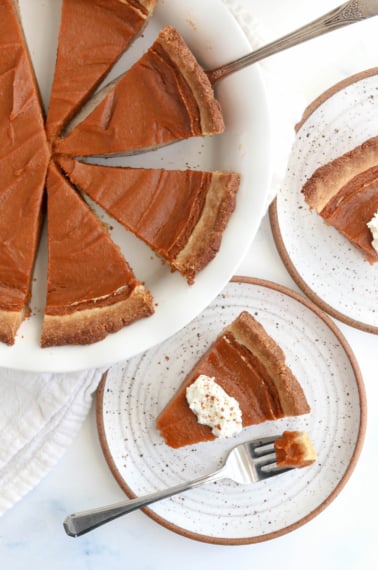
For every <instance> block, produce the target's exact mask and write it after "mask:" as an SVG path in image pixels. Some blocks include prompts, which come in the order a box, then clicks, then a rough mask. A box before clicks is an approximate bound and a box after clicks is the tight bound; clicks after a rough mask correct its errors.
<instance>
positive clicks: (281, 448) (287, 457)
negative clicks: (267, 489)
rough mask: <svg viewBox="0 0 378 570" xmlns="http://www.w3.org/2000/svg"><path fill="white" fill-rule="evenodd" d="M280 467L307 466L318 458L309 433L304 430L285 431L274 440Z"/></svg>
mask: <svg viewBox="0 0 378 570" xmlns="http://www.w3.org/2000/svg"><path fill="white" fill-rule="evenodd" d="M274 448H275V451H276V457H277V466H278V467H307V466H308V465H311V463H314V461H316V459H317V453H316V451H315V449H314V446H313V445H312V442H311V440H310V438H309V435H308V434H307V433H306V432H304V431H284V432H283V434H282V436H281V437H279V438H278V439H276V441H275V442H274Z"/></svg>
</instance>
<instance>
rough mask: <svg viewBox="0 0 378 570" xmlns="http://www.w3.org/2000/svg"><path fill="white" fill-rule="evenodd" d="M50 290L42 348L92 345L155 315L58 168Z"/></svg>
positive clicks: (52, 171)
mask: <svg viewBox="0 0 378 570" xmlns="http://www.w3.org/2000/svg"><path fill="white" fill-rule="evenodd" d="M47 196H48V202H47V211H48V218H47V223H48V251H49V254H48V284H47V301H46V308H45V315H44V319H43V328H42V337H41V346H42V347H46V346H55V345H64V344H89V343H93V342H96V341H98V340H101V339H103V338H104V337H105V336H107V334H108V333H112V332H116V331H118V330H119V329H121V328H122V327H124V326H126V325H128V324H130V323H132V322H133V321H135V320H137V319H139V318H141V317H146V316H149V315H151V314H152V313H153V305H152V297H151V294H150V293H149V292H148V291H147V290H146V289H145V288H144V287H143V285H142V284H141V283H140V282H139V281H137V280H136V278H135V276H134V274H133V272H132V270H131V269H130V267H129V265H128V264H127V262H126V261H125V259H124V257H123V256H122V254H121V252H120V250H119V248H118V247H117V246H116V245H115V244H114V243H113V242H112V240H111V239H110V236H109V234H108V232H107V230H106V228H105V226H104V225H103V224H102V222H100V220H99V219H98V218H97V217H96V216H95V214H94V213H93V212H92V211H91V209H90V208H89V206H88V205H87V204H86V203H85V202H84V200H83V199H82V198H81V197H80V196H79V195H78V194H77V192H76V191H75V190H74V188H72V187H71V185H70V183H69V182H68V181H67V180H66V179H65V178H64V176H63V175H62V174H61V173H60V171H59V170H58V168H57V167H56V165H55V164H54V163H51V164H50V166H49V170H48V174H47Z"/></svg>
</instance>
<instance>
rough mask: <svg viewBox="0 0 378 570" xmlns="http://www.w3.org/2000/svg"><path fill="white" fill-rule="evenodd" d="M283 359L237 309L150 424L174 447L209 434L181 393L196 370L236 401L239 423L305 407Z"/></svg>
mask: <svg viewBox="0 0 378 570" xmlns="http://www.w3.org/2000/svg"><path fill="white" fill-rule="evenodd" d="M285 360H286V359H285V354H284V352H283V351H282V349H281V348H280V347H279V346H278V344H277V343H276V342H275V341H274V339H273V338H271V337H270V336H269V335H268V334H267V332H266V331H265V329H264V328H263V326H262V325H261V324H260V323H259V322H258V321H256V319H255V318H254V317H252V315H251V314H250V313H249V312H247V311H243V312H242V313H240V315H239V316H238V317H237V318H236V319H235V320H234V321H233V322H232V323H231V324H230V325H228V326H226V327H225V328H224V330H223V331H222V332H221V334H220V335H219V336H218V338H217V339H216V340H215V341H214V342H213V343H212V344H211V346H210V348H209V349H208V351H207V352H206V353H205V354H204V355H203V357H202V358H201V359H200V360H199V361H198V363H197V364H195V366H194V367H193V369H192V370H191V371H190V372H189V374H188V375H187V376H186V377H185V379H184V381H183V382H182V384H181V386H180V388H179V389H178V391H177V393H176V394H175V395H174V396H173V398H172V399H171V401H170V402H168V404H167V406H166V407H165V408H164V410H163V411H162V412H161V413H160V415H159V417H158V418H157V422H156V425H157V428H158V430H160V433H161V435H162V437H163V438H164V439H165V441H166V443H167V444H168V445H169V446H171V447H174V448H178V447H183V446H186V445H193V444H196V443H199V442H204V441H211V440H213V439H214V438H215V435H214V434H213V432H212V430H211V428H210V427H209V426H208V425H204V424H200V423H198V421H197V416H196V415H195V414H194V413H193V412H192V411H191V409H190V408H189V404H188V401H187V398H186V391H187V387H188V386H190V385H192V384H193V383H194V382H195V381H196V380H197V378H198V377H200V376H201V375H204V376H206V377H209V378H213V379H214V380H215V382H216V383H217V384H218V385H219V386H220V387H221V388H222V389H223V390H224V391H225V392H226V394H227V395H228V396H230V397H231V398H234V399H235V400H236V401H237V402H238V403H239V406H240V409H241V412H242V426H243V428H245V427H247V426H251V425H254V424H260V423H262V422H265V421H268V420H276V419H278V418H282V417H286V416H297V415H301V414H306V413H308V412H309V411H310V407H309V405H308V402H307V399H306V396H305V394H304V392H303V389H302V387H301V385H300V384H299V382H298V380H297V379H296V377H295V376H294V374H293V373H292V372H291V370H290V368H289V367H288V366H287V365H286V362H285Z"/></svg>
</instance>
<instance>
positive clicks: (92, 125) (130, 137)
mask: <svg viewBox="0 0 378 570" xmlns="http://www.w3.org/2000/svg"><path fill="white" fill-rule="evenodd" d="M93 105H94V108H93V110H92V111H89V114H87V116H83V115H80V114H79V115H78V117H77V121H76V120H75V123H78V124H75V126H74V127H73V128H72V130H71V131H70V132H69V133H68V135H67V136H66V137H65V138H64V139H60V140H57V141H56V143H55V153H63V154H68V155H70V156H73V157H74V156H89V155H112V154H131V153H135V152H141V151H146V150H149V149H152V148H156V147H159V146H162V145H166V144H169V143H172V142H174V141H178V140H181V139H186V138H188V137H195V136H201V135H212V134H216V133H221V132H223V130H224V124H223V118H222V113H221V109H220V106H219V103H218V102H217V101H216V100H215V98H214V92H213V89H212V86H211V84H210V82H209V80H208V78H207V76H206V73H205V72H204V71H203V69H202V68H201V67H200V65H199V64H198V63H197V61H196V59H195V57H194V56H193V54H192V53H191V51H190V49H189V48H188V47H187V45H186V44H185V42H184V40H183V38H182V37H181V36H180V35H179V33H178V32H177V31H176V30H175V29H174V28H172V27H169V26H167V27H165V28H163V30H162V31H161V32H160V34H159V36H158V38H157V39H156V41H155V42H154V44H153V45H152V47H151V48H150V49H149V50H148V51H147V52H146V53H145V54H144V55H143V56H142V58H141V59H140V60H138V61H137V62H136V63H135V64H134V66H133V67H131V69H130V70H128V71H127V72H126V73H125V74H124V75H122V76H121V77H120V78H119V79H118V80H117V81H115V82H113V83H112V84H110V85H108V86H107V87H105V88H104V89H103V90H102V91H101V92H100V93H99V95H98V97H97V98H96V97H95V101H94V103H93ZM91 107H92V106H91ZM86 113H88V110H87V111H86Z"/></svg>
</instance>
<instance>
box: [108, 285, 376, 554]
mask: <svg viewBox="0 0 378 570" xmlns="http://www.w3.org/2000/svg"><path fill="white" fill-rule="evenodd" d="M244 309H247V310H249V311H250V312H251V313H252V314H253V315H254V316H255V317H256V318H257V319H258V320H259V321H260V322H261V323H262V324H263V325H264V327H265V328H266V330H267V331H268V332H269V334H270V335H271V336H272V337H273V338H274V339H275V340H276V341H277V342H278V343H279V344H280V345H281V347H282V348H283V350H284V351H285V353H286V357H287V362H288V364H289V366H290V367H291V368H292V370H293V372H294V373H295V374H296V376H297V378H298V379H299V380H300V382H301V384H302V386H303V389H304V391H305V393H306V396H307V399H308V401H309V404H310V406H311V409H312V411H311V413H310V414H308V415H306V416H302V417H297V418H290V419H283V420H278V421H275V422H266V423H265V424H263V425H260V426H254V427H250V428H248V429H246V430H244V431H243V432H242V433H241V434H239V435H238V436H237V437H235V438H232V439H230V440H217V441H214V442H209V443H202V444H200V445H197V446H194V447H187V448H182V449H179V450H174V449H171V448H169V447H168V446H167V445H166V444H165V443H164V441H163V440H162V438H161V437H160V435H159V433H158V432H157V430H156V429H155V420H156V417H157V416H158V414H159V412H160V411H161V410H162V409H163V407H164V406H165V405H166V403H167V402H168V401H169V399H170V398H171V396H172V395H173V394H174V392H175V391H176V389H177V388H178V386H179V384H180V383H181V381H182V380H183V378H184V376H185V374H186V373H187V372H188V371H189V370H190V368H191V367H192V365H193V364H194V363H195V362H196V361H197V359H198V358H199V357H200V356H201V354H202V353H203V352H204V351H205V350H206V349H207V347H208V346H209V344H210V343H211V342H212V341H213V340H214V339H215V337H216V336H217V335H218V333H219V332H220V331H221V329H222V328H223V326H224V325H226V324H227V323H229V322H231V321H232V320H233V319H234V318H235V317H236V316H237V315H238V314H239V313H240V312H241V311H242V310H244ZM365 413H366V412H365V396H364V388H363V383H362V380H361V377H360V373H359V370H358V366H357V364H356V362H355V359H354V357H353V354H352V353H351V350H350V348H349V346H348V345H347V343H346V341H345V339H344V338H343V336H342V335H341V333H340V332H339V330H338V329H337V327H336V326H335V325H334V324H333V322H332V321H331V319H329V318H328V317H327V316H326V315H325V314H324V313H323V312H322V311H320V310H319V309H318V308H317V307H316V306H315V305H313V304H312V303H310V302H309V301H307V300H306V299H304V298H303V297H302V296H299V295H298V294H295V293H293V292H291V291H289V290H287V289H285V288H283V287H280V286H278V285H274V284H272V283H270V282H266V281H260V280H252V279H248V278H237V280H235V281H233V282H231V283H229V284H228V285H227V286H226V288H225V289H224V291H223V293H221V294H220V295H219V296H218V297H217V298H216V299H215V301H213V303H212V304H211V305H210V306H209V307H208V308H207V309H205V311H204V312H203V313H202V314H200V315H199V316H198V317H197V318H196V319H195V320H194V321H193V322H192V323H190V324H189V325H187V326H186V327H185V328H184V329H183V330H181V331H180V332H179V333H178V334H177V335H175V336H174V337H173V338H171V339H169V340H167V341H165V342H164V343H163V344H161V345H159V346H158V347H156V348H154V349H151V350H149V351H148V352H145V353H144V354H142V355H140V356H137V357H134V358H132V359H131V360H129V361H127V362H126V363H124V364H122V365H117V366H115V367H113V368H112V369H111V370H110V372H109V373H108V376H107V378H106V379H105V380H104V381H103V382H102V385H101V387H100V390H99V394H98V399H97V421H98V428H99V434H100V440H101V443H102V447H103V450H104V454H105V457H106V460H107V462H108V464H109V466H110V469H111V471H112V473H113V475H114V476H115V478H116V479H117V481H118V483H119V484H120V485H121V487H122V488H123V489H124V490H125V492H126V493H127V494H128V495H129V496H130V497H134V496H140V495H143V494H146V493H150V492H152V491H155V490H158V489H162V488H165V487H168V486H172V485H176V484H178V483H182V482H184V481H186V480H189V479H193V478H195V477H197V476H199V475H202V474H205V473H207V472H210V471H212V470H214V469H216V468H217V467H219V466H220V463H221V462H222V460H223V459H224V457H225V455H226V452H227V450H229V449H230V448H231V447H232V446H233V445H235V444H236V443H239V442H241V441H245V440H247V439H252V438H255V437H256V438H259V437H262V436H268V435H273V434H276V433H280V432H282V431H283V430H284V429H299V430H305V431H307V432H308V433H309V434H310V437H311V439H312V440H313V443H314V445H315V447H316V449H317V452H318V461H317V462H316V463H315V464H313V465H312V466H310V467H307V468H304V469H298V470H292V471H289V472H287V473H285V474H283V475H280V476H279V477H275V478H273V479H269V480H265V481H262V482H260V483H257V484H254V485H237V484H235V483H233V482H231V481H225V480H224V481H221V482H217V483H211V484H208V485H205V486H203V487H201V488H197V489H195V490H191V491H188V492H186V493H183V494H181V495H178V496H176V497H172V498H170V499H167V500H165V501H161V502H159V503H155V504H154V505H152V506H150V507H149V508H147V509H145V512H146V513H147V514H148V515H149V516H150V517H152V518H153V519H155V520H156V521H157V522H159V523H160V524H162V525H164V526H165V527H167V528H169V529H171V530H173V531H176V532H178V533H180V534H182V535H184V536H187V537H190V538H194V539H197V540H201V541H205V542H212V543H217V544H246V543H252V542H258V541H262V540H266V539H269V538H273V537H275V536H278V535H280V534H283V533H285V532H288V531H290V530H293V529H295V528H296V527H298V526H299V525H302V524H303V523H305V522H306V521H308V520H309V519H311V518H312V517H314V516H315V515H316V514H318V513H319V512H320V511H321V510H322V509H324V507H325V506H326V505H328V504H329V502H330V501H331V500H332V499H333V498H334V497H335V496H336V495H337V493H338V492H339V491H340V490H341V489H342V487H343V485H344V484H345V482H346V481H347V479H348V477H349V475H350V473H351V471H352V469H353V467H354V465H355V463H356V461H357V457H358V455H359V451H360V448H361V445H362V440H363V436H364V431H365V419H366V418H365ZM115 524H122V520H120V521H118V522H117V523H115Z"/></svg>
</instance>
